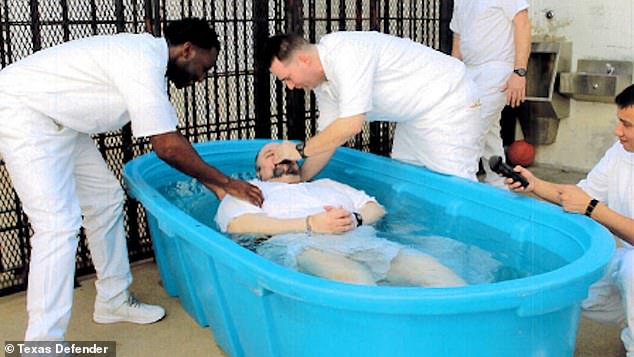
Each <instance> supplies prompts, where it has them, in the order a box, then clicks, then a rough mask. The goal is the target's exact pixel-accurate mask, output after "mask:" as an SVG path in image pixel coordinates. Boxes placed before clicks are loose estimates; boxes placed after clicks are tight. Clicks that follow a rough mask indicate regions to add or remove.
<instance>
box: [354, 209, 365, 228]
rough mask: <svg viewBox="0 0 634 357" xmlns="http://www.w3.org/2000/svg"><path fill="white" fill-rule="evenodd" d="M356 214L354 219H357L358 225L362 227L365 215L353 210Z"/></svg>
mask: <svg viewBox="0 0 634 357" xmlns="http://www.w3.org/2000/svg"><path fill="white" fill-rule="evenodd" d="M352 214H353V215H354V219H355V220H356V221H357V227H361V226H362V225H363V216H362V215H361V213H359V212H352Z"/></svg>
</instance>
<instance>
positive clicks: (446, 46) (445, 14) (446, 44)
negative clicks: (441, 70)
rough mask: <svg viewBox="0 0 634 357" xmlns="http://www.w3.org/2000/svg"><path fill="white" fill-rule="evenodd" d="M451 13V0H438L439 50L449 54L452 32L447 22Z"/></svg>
mask: <svg viewBox="0 0 634 357" xmlns="http://www.w3.org/2000/svg"><path fill="white" fill-rule="evenodd" d="M452 14H453V0H440V16H439V18H440V20H439V21H440V34H439V36H438V37H439V41H440V51H442V52H444V53H446V54H451V44H452V37H453V33H452V32H451V30H450V29H449V22H450V21H451V16H452Z"/></svg>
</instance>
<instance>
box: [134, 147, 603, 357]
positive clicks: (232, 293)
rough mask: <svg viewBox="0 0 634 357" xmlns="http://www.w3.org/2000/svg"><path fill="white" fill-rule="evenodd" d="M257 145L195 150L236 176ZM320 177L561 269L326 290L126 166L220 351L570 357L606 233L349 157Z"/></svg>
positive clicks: (182, 286)
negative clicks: (446, 282)
mask: <svg viewBox="0 0 634 357" xmlns="http://www.w3.org/2000/svg"><path fill="white" fill-rule="evenodd" d="M263 143H265V141H260V140H254V141H221V142H210V143H205V144H199V145H196V149H197V150H198V151H199V153H200V154H201V156H202V157H203V158H204V159H205V160H206V161H208V162H210V163H213V165H215V166H216V167H218V168H219V169H221V170H223V171H224V172H226V173H238V172H247V171H252V170H253V157H254V155H255V153H256V152H257V150H258V149H259V148H260V147H261V145H263ZM323 176H327V177H331V178H334V179H336V180H339V181H342V182H349V180H350V179H351V178H354V179H355V182H360V183H361V186H364V185H365V186H367V187H361V188H363V189H365V190H367V191H370V192H369V193H370V194H373V192H372V190H371V182H372V181H373V180H377V179H379V180H381V182H385V183H388V184H389V185H391V186H392V187H393V192H391V193H390V194H391V195H396V196H397V197H400V196H399V195H401V196H403V197H405V196H407V197H408V198H409V199H411V198H412V197H413V198H415V199H416V200H420V202H421V207H432V208H433V209H431V210H426V211H425V212H431V214H433V215H436V217H433V219H432V221H434V222H441V223H442V225H439V227H446V228H445V229H446V230H447V232H448V230H449V229H450V230H451V234H452V235H455V236H460V235H462V234H464V235H469V236H476V237H483V238H482V239H479V240H478V241H477V242H474V244H477V245H478V246H480V247H482V248H484V249H487V250H490V251H495V250H498V249H499V250H504V251H505V252H506V253H505V254H507V255H509V257H508V258H509V261H510V262H512V261H513V259H514V255H515V254H517V256H518V257H519V256H521V257H523V258H522V259H521V260H520V259H519V258H518V260H517V261H518V262H519V261H521V262H522V263H521V264H524V265H527V264H528V265H530V264H531V262H532V261H538V260H540V259H542V258H543V256H548V255H555V256H558V257H560V258H561V259H562V260H563V261H564V264H563V265H562V266H560V267H557V268H554V269H553V270H550V271H547V272H544V273H541V274H537V275H533V276H529V277H525V278H520V279H514V280H507V281H502V282H497V283H490V284H481V285H470V286H466V287H462V288H442V289H425V288H413V287H380V286H379V287H376V286H357V285H348V284H344V283H339V282H334V281H328V280H325V279H320V278H316V277H312V276H308V275H305V274H302V273H298V272H295V271H291V270H289V269H287V268H284V267H282V266H279V265H276V264H274V263H272V262H269V261H267V260H265V259H263V258H261V257H259V256H257V255H256V254H254V253H252V252H251V251H249V250H247V249H245V248H243V247H241V246H239V245H238V244H236V243H234V242H233V241H232V240H230V239H228V238H227V237H226V236H224V235H223V234H221V233H219V232H217V231H216V230H214V229H213V228H211V227H209V226H207V225H205V224H203V223H201V222H200V221H198V220H196V219H194V218H193V217H191V216H189V215H187V214H185V213H184V212H183V211H182V210H180V209H178V208H177V207H175V206H174V205H172V204H171V203H170V202H169V201H168V200H167V199H166V198H165V197H164V196H162V195H161V194H160V193H159V191H158V190H157V188H159V187H162V186H164V185H167V184H170V183H174V182H176V181H178V180H184V179H186V177H185V176H184V175H183V174H181V173H179V172H177V171H175V170H174V169H172V168H170V167H169V166H168V165H166V164H165V163H163V162H162V161H161V160H159V159H158V158H157V157H156V156H155V155H154V154H147V155H144V156H142V157H140V158H137V159H135V160H133V161H132V162H130V163H128V164H127V165H126V167H125V178H126V180H127V185H128V190H129V192H130V193H131V194H132V196H134V197H135V198H136V199H138V200H139V201H140V202H142V203H143V205H144V206H145V209H146V212H147V218H148V222H149V225H150V231H151V235H152V240H153V244H154V251H155V254H156V259H157V262H158V266H159V270H160V274H161V278H162V280H163V286H164V287H165V290H166V291H167V292H168V294H170V295H171V296H178V297H179V298H180V300H181V303H182V305H183V307H184V308H185V309H186V310H187V311H188V313H189V314H190V315H191V316H192V317H193V318H194V319H195V320H196V321H197V322H198V323H199V324H200V325H201V326H207V325H208V326H209V327H210V328H211V330H212V332H213V335H214V338H215V340H216V341H217V343H218V344H219V345H220V346H221V348H222V349H223V350H224V351H225V352H227V353H228V354H229V355H231V356H253V357H264V356H281V357H287V356H288V357H296V356H315V357H324V356H362V357H367V356H380V357H385V356H399V357H400V356H417V357H418V356H443V357H445V356H487V357H499V356H542V357H545V356H553V357H562V356H572V354H573V351H574V346H575V337H576V332H577V324H578V320H579V313H580V309H579V304H580V302H581V300H583V299H584V298H585V297H586V295H587V289H588V287H589V286H590V285H591V284H592V283H593V282H594V281H596V280H597V279H598V278H599V277H600V276H601V274H602V272H603V268H604V267H605V265H606V264H607V262H608V261H609V259H610V257H611V256H612V254H613V251H614V243H613V240H612V239H611V235H610V233H609V232H608V231H607V230H606V229H604V228H603V227H601V226H600V225H598V224H596V223H594V222H593V221H591V220H589V219H587V218H586V217H583V216H581V215H574V214H565V213H563V212H562V211H561V209H560V208H558V207H555V206H554V205H550V204H547V203H543V202H539V201H537V200H534V199H530V198H526V197H522V196H520V195H516V194H513V193H510V192H505V191H502V190H497V189H494V188H491V187H488V186H486V185H483V184H477V183H472V182H467V181H465V180H462V179H459V178H454V177H447V176H443V175H439V174H436V173H433V172H430V171H428V170H425V169H422V168H419V167H415V166H411V165H407V164H403V163H399V162H396V161H393V160H390V159H388V158H384V157H379V156H376V155H372V154H367V153H362V152H359V151H356V150H350V149H339V150H338V151H337V153H336V155H335V156H334V158H333V160H332V161H331V163H330V164H329V166H328V167H327V169H326V170H325V172H324V173H323ZM393 202H398V200H396V201H393ZM387 209H388V211H389V210H390V207H389V206H388V207H387ZM421 212H422V211H421ZM213 214H214V212H212V211H210V212H209V215H210V216H213ZM441 233H442V232H441ZM183 342H185V341H183Z"/></svg>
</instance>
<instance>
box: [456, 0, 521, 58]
mask: <svg viewBox="0 0 634 357" xmlns="http://www.w3.org/2000/svg"><path fill="white" fill-rule="evenodd" d="M527 8H528V2H527V1H526V0H454V9H453V17H452V19H451V22H450V24H449V28H450V29H451V30H452V31H453V32H455V33H458V34H459V35H460V53H461V54H462V60H463V61H464V62H465V63H466V64H468V65H479V64H483V63H488V62H496V61H502V62H507V63H514V62H515V44H514V39H513V33H514V30H513V18H514V17H515V15H516V14H517V13H518V12H520V11H522V10H525V9H527Z"/></svg>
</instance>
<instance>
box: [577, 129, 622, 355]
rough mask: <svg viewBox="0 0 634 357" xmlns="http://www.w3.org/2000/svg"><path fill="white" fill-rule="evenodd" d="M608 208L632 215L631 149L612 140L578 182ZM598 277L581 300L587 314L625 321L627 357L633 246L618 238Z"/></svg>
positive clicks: (615, 320)
mask: <svg viewBox="0 0 634 357" xmlns="http://www.w3.org/2000/svg"><path fill="white" fill-rule="evenodd" d="M578 186H579V187H581V189H583V190H584V191H585V192H586V193H588V194H589V195H590V196H592V197H594V198H596V199H597V200H599V201H601V202H602V203H604V204H606V205H607V206H608V207H609V208H610V209H612V210H613V211H615V212H618V213H620V214H622V215H624V216H626V217H629V218H632V219H634V153H631V152H627V151H626V150H625V149H624V148H623V145H621V143H619V142H617V143H615V144H614V145H613V146H612V147H611V148H610V149H609V150H608V151H607V152H606V153H605V155H604V156H603V158H602V159H601V161H599V163H598V164H597V165H596V166H595V167H594V168H593V169H592V171H590V173H589V174H588V177H587V178H586V179H584V180H581V181H580V182H579V184H578ZM621 243H622V247H621V248H618V249H617V251H616V253H615V254H614V257H613V258H612V260H611V261H610V264H609V265H608V269H607V271H606V273H605V275H604V276H603V278H602V279H601V280H599V281H598V282H596V283H594V284H593V285H591V286H590V291H589V294H588V298H587V299H586V300H585V301H584V302H583V303H582V308H583V313H584V315H586V316H587V317H589V318H591V319H594V320H598V321H602V322H615V323H618V324H625V328H624V329H623V331H622V332H621V339H622V340H623V344H624V345H625V349H626V350H627V355H628V357H632V356H634V335H633V334H632V330H631V329H632V328H633V327H634V247H632V245H630V244H629V243H627V242H625V241H622V240H621Z"/></svg>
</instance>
